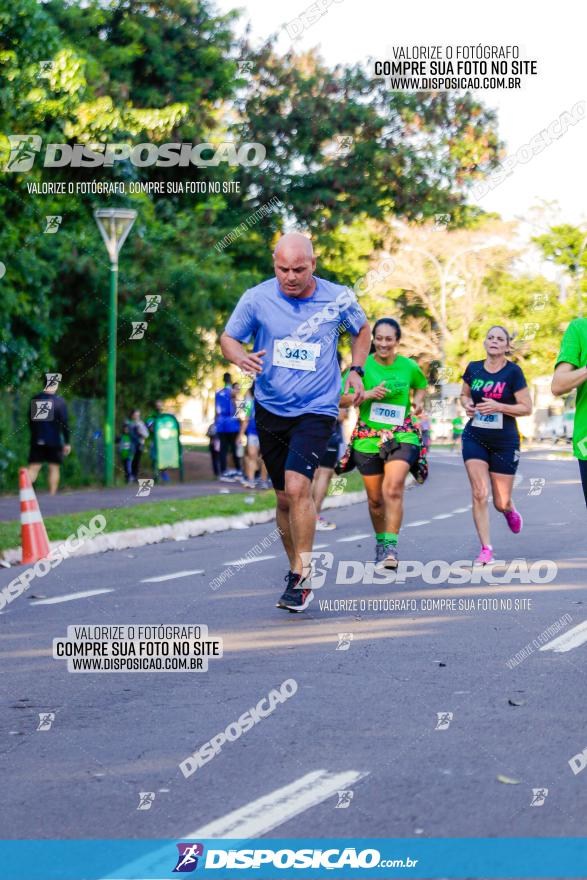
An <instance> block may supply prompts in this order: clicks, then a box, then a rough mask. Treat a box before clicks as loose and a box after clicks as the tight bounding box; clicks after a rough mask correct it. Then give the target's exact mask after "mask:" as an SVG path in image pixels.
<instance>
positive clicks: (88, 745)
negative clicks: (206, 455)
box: [0, 454, 587, 839]
mask: <svg viewBox="0 0 587 880" xmlns="http://www.w3.org/2000/svg"><path fill="white" fill-rule="evenodd" d="M521 471H522V480H521V483H520V485H519V486H518V489H517V492H518V495H517V497H518V504H519V507H520V509H521V510H522V511H523V513H524V516H525V521H526V525H525V528H524V531H523V532H522V534H521V535H519V536H514V535H512V534H511V533H509V531H508V530H507V528H506V526H505V523H504V522H503V518H502V517H500V516H498V515H494V516H493V532H494V539H493V543H494V546H495V549H496V552H497V555H498V557H499V558H502V559H505V560H511V559H514V558H518V559H524V560H526V561H527V564H528V565H531V564H532V563H533V562H535V561H537V560H540V559H546V560H552V561H553V563H555V564H556V566H557V568H558V573H557V574H556V578H555V579H554V580H553V581H552V582H551V583H542V584H528V585H520V584H519V583H517V582H515V581H514V582H513V583H512V584H510V585H501V586H491V585H487V584H483V583H481V584H479V585H474V584H464V585H459V586H449V585H446V584H437V585H426V584H424V583H423V582H422V580H421V579H420V578H415V579H412V580H408V582H407V583H405V584H395V585H393V584H383V585H381V584H362V583H359V584H346V585H345V584H339V585H336V584H335V583H333V581H334V577H335V575H334V571H335V569H336V566H337V563H338V562H339V561H344V560H356V561H361V560H369V559H370V558H371V554H372V539H371V537H366V536H367V535H368V533H369V525H368V517H367V510H366V507H365V505H364V504H360V505H356V506H353V507H350V508H346V509H338V510H336V511H334V512H333V518H334V519H335V520H336V522H337V525H338V528H337V530H336V531H334V532H326V533H322V534H320V535H319V537H318V544H319V545H321V546H320V547H319V549H321V550H322V551H324V552H326V553H329V552H331V553H332V554H333V556H334V564H333V567H332V568H331V569H330V570H329V572H328V575H327V579H326V583H325V586H324V587H323V588H322V589H321V590H320V591H318V592H317V598H316V601H315V602H314V603H313V605H312V606H311V608H310V609H309V610H308V612H306V613H305V614H303V615H290V614H288V613H285V612H283V611H280V610H278V609H276V608H275V607H274V602H275V600H276V598H277V597H278V595H279V594H280V592H281V589H282V578H283V575H284V565H283V559H282V556H281V551H280V549H279V548H278V546H277V545H276V544H271V545H270V546H269V547H268V548H265V549H264V550H263V551H262V553H261V554H260V556H257V557H255V561H254V562H251V563H250V564H248V565H246V566H244V567H243V568H241V570H240V572H239V573H236V574H233V575H232V576H230V577H228V579H227V580H226V581H225V582H224V583H223V584H222V585H221V586H220V587H219V588H218V589H216V590H213V589H211V587H210V582H211V581H212V580H213V578H216V577H219V576H220V574H221V572H222V571H224V570H226V569H227V567H228V566H229V564H230V563H233V562H234V560H236V559H239V558H242V557H244V556H245V554H246V553H247V552H248V551H249V550H251V548H253V547H254V545H255V544H256V543H258V542H259V541H260V540H261V539H262V538H263V537H265V536H267V535H269V534H270V533H271V531H272V529H273V525H272V524H266V525H260V526H256V527H253V528H250V529H246V530H241V531H233V532H230V533H224V534H216V535H210V536H204V537H199V538H195V539H192V540H189V541H185V542H180V543H176V542H173V543H167V544H161V545H158V546H151V547H146V548H144V549H141V550H133V551H132V552H124V551H123V552H117V553H105V554H102V555H99V556H94V557H85V558H82V559H79V560H76V559H70V560H69V561H67V562H65V563H63V565H62V566H61V567H60V568H58V569H56V570H54V571H53V572H51V573H50V574H48V575H47V576H45V577H44V578H42V579H38V580H36V581H34V582H33V584H32V586H31V590H30V591H29V593H27V594H25V595H23V596H20V597H19V598H17V599H15V600H14V601H13V602H12V603H11V604H10V605H9V606H8V608H7V609H6V610H5V611H4V612H3V613H1V614H0V645H1V647H2V651H3V655H4V657H3V660H4V663H3V667H4V675H3V684H4V687H3V690H2V698H1V700H2V710H3V711H2V735H1V738H2V755H1V758H0V762H1V763H0V772H1V773H2V779H3V802H4V810H5V812H6V813H7V815H8V816H9V823H6V822H5V823H4V836H6V837H14V838H26V837H38V838H66V839H67V838H109V837H139V838H170V837H172V838H178V837H181V836H188V835H190V834H193V836H199V835H200V834H202V830H204V831H207V832H208V833H207V834H203V835H202V836H214V835H216V836H223V835H224V836H233V837H239V836H244V833H245V832H246V833H248V834H251V835H252V836H263V835H269V836H271V833H273V836H280V837H281V836H283V837H290V836H291V837H314V836H318V837H325V836H335V837H336V836H339V837H368V836H371V837H377V836H382V837H396V836H397V837H402V836H405V837H413V836H424V837H436V836H448V837H467V836H472V837H473V836H535V835H536V836H542V835H545V836H549V835H550V836H583V835H584V834H585V819H584V817H585V812H586V807H587V773H584V774H582V773H579V774H578V775H574V774H573V772H572V771H571V769H570V767H569V763H568V762H569V760H570V759H571V758H572V757H573V756H574V755H576V754H578V753H579V752H581V751H582V750H583V749H584V748H585V747H586V746H587V731H586V729H585V721H584V705H583V703H584V701H583V695H584V687H585V684H584V682H585V652H586V651H587V646H586V645H585V644H583V645H582V644H581V642H582V639H584V638H586V636H585V635H582V633H581V630H579V631H578V632H577V633H576V634H575V635H574V637H573V634H572V635H571V637H570V640H569V642H568V645H567V647H569V650H567V651H565V652H555V651H554V650H550V649H549V650H545V651H540V650H538V649H537V648H536V647H532V643H533V640H534V639H536V640H538V642H537V644H538V645H540V644H542V643H547V642H551V641H552V639H551V638H550V636H548V635H546V636H543V637H542V639H541V634H542V633H544V632H545V631H546V630H547V628H548V627H549V626H551V625H552V624H554V623H555V622H556V621H557V620H560V619H561V618H562V617H563V616H564V615H568V616H569V617H570V621H569V620H568V618H565V620H566V621H568V622H567V623H566V624H564V627H565V628H564V632H569V631H571V630H573V629H574V628H575V627H577V626H578V625H580V624H581V623H583V621H584V620H585V619H586V618H587V613H586V612H587V591H586V588H585V582H586V578H585V572H586V568H587V554H586V553H585V509H584V504H583V500H582V495H581V493H580V488H579V483H578V478H577V472H576V464H575V463H574V462H564V461H563V462H560V461H559V462H553V461H548V460H545V459H543V458H540V457H538V456H536V455H534V456H531V457H527V458H526V459H524V461H523V463H522V466H521ZM531 479H532V480H539V481H542V480H544V485H543V486H542V488H541V491H540V494H529V491H536V490H537V488H540V483H532V484H531V482H530V480H531ZM531 486H533V487H534V488H533V490H532V489H531ZM468 505H469V497H468V492H467V487H466V484H465V478H464V474H463V469H462V466H461V464H460V461H459V459H458V458H457V457H456V456H455V457H451V456H450V455H448V454H436V455H435V456H433V467H432V472H431V478H430V480H429V482H428V483H427V485H426V486H424V487H417V488H415V489H413V490H411V491H410V492H409V493H408V494H407V499H406V515H405V523H406V528H405V529H404V531H403V533H402V537H401V543H400V549H401V555H402V558H403V559H409V560H420V561H422V562H424V563H425V562H428V561H429V560H448V561H451V562H452V561H454V560H458V559H471V558H472V557H473V554H475V553H476V551H477V549H478V548H477V543H476V539H475V536H474V532H473V527H472V521H471V516H470V510H468ZM266 557H269V558H266ZM327 558H328V557H327ZM233 568H234V566H233ZM198 570H201V573H200V574H188V575H186V574H185V572H193V571H198ZM14 575H15V570H14V569H13V570H12V571H0V587H2V586H4V585H5V584H6V583H8V581H9V580H10V579H11V578H12V577H14ZM171 575H173V577H168V578H167V579H166V580H154V579H155V578H158V577H165V576H171ZM180 575H181V576H180ZM94 590H95V591H101V592H96V593H95V594H94V595H90V596H85V597H84V596H81V597H79V596H76V594H77V593H80V592H87V591H94ZM35 596H36V597H37V598H36V599H35V598H33V597H35ZM39 597H44V598H39ZM493 598H497V599H499V600H503V601H504V602H507V600H511V601H512V603H513V602H515V600H522V599H523V600H529V603H530V608H529V609H526V610H518V611H514V610H511V611H507V610H505V611H502V610H498V611H483V610H473V611H458V610H457V611H451V610H444V611H441V610H429V611H428V610H420V609H419V608H418V610H417V611H416V612H414V611H401V610H399V611H395V612H390V611H373V610H371V611H369V610H363V611H360V610H359V611H338V612H336V611H334V610H321V608H320V603H323V602H324V601H325V600H326V599H329V600H334V599H347V600H351V599H357V600H361V599H363V600H369V599H370V600H377V599H387V600H390V599H405V600H409V599H410V600H411V599H414V600H416V602H417V603H420V602H421V600H431V599H455V600H456V601H458V600H459V599H466V600H472V601H477V600H483V599H493ZM65 600H67V601H65ZM157 623H173V624H189V623H195V624H198V623H199V624H207V625H208V626H209V628H210V634H211V635H214V636H221V637H222V638H223V640H224V657H223V658H222V659H218V660H213V661H211V662H210V668H209V671H208V672H206V673H188V672H183V673H179V672H178V673H172V672H167V673H163V672H149V673H134V674H130V673H117V674H114V673H111V674H106V673H102V674H95V673H94V674H79V675H76V674H70V673H68V672H67V671H66V668H65V664H64V661H57V660H54V659H52V657H51V645H52V640H53V638H56V637H60V636H64V635H65V632H66V627H67V626H68V625H71V624H102V625H106V624H108V625H115V624H157ZM340 633H352V640H351V639H348V638H347V642H349V647H348V649H347V650H344V649H341V648H343V646H344V641H343V642H341V641H340V640H339V634H340ZM527 645H530V650H529V651H528V650H526V652H525V654H526V655H527V656H524V657H522V659H521V661H519V660H518V661H514V660H513V659H512V658H515V656H516V655H520V653H521V652H523V651H524V647H525V646H527ZM508 661H509V665H508ZM290 678H293V679H295V681H296V682H297V686H298V690H297V693H295V694H294V695H293V696H292V697H290V699H288V700H286V701H285V702H283V703H282V704H280V705H277V707H276V709H275V711H274V712H273V713H272V714H271V715H270V716H269V717H267V718H265V719H264V720H261V721H260V722H259V723H258V724H256V725H255V726H253V727H252V728H251V729H250V730H249V731H248V732H246V733H244V734H243V735H242V736H241V737H240V738H239V739H237V740H236V741H233V742H227V743H226V744H225V745H224V746H223V748H222V751H221V752H220V753H219V754H218V755H217V756H216V757H214V758H213V760H211V761H210V762H209V763H207V764H205V765H204V766H202V767H201V768H200V769H198V770H197V771H196V772H195V773H194V774H193V775H192V776H190V777H189V778H187V779H186V778H184V776H183V775H182V773H181V772H180V770H179V768H178V765H179V763H180V762H181V761H182V760H184V759H185V758H186V757H187V756H188V755H189V754H190V753H192V752H193V751H195V750H196V749H197V748H199V747H200V746H201V745H203V744H204V743H205V742H207V741H208V740H210V739H211V738H212V737H214V736H215V735H216V734H218V733H219V732H221V731H224V730H225V728H226V727H227V725H228V724H230V723H231V722H233V721H236V719H238V718H239V716H241V715H242V713H243V712H245V711H246V710H247V709H249V708H250V707H251V706H255V705H256V704H257V703H258V702H259V701H260V700H261V698H262V697H265V696H266V695H267V694H268V693H269V691H270V690H271V689H272V688H276V687H279V686H280V685H281V683H282V682H284V681H285V680H286V679H290ZM509 700H512V701H514V702H517V703H521V705H510V703H509V702H508V701H509ZM41 712H53V713H55V720H54V722H53V724H52V727H51V729H50V730H48V731H37V730H36V728H37V726H38V722H39V713H41ZM438 713H452V718H451V717H450V716H445V715H443V717H442V718H441V719H440V721H441V724H440V726H441V727H444V728H445V729H436V728H437V727H438V725H439V718H438ZM447 723H448V726H447ZM500 774H501V775H502V776H503V777H504V778H505V779H510V780H514V781H517V782H518V784H512V783H508V782H507V781H506V782H500V781H498V779H497V777H498V775H500ZM286 787H287V788H286ZM284 788H286V791H285V792H283V791H281V790H282V789H284ZM534 788H547V789H548V795H547V796H546V799H545V801H544V804H543V805H542V806H539V807H538V806H535V807H531V806H530V803H531V800H532V796H533V795H532V789H534ZM340 790H344V791H352V793H353V794H352V799H351V800H350V806H348V807H347V808H342V807H337V803H338V800H339V796H338V795H337V793H336V792H337V791H340ZM141 791H142V792H154V793H155V799H154V801H153V803H152V806H151V808H150V809H149V810H137V805H138V803H139V792H141ZM349 797H350V796H348V795H345V796H344V798H345V799H348V798H349ZM262 798H263V799H264V800H263V801H260V799H262ZM343 803H344V799H343ZM233 811H239V812H237V813H236V815H233V816H231V815H229V814H231V813H233ZM210 823H214V824H213V825H212V828H211V829H210V827H209V826H210ZM227 829H230V835H227ZM243 829H244V831H243ZM272 829H273V831H272Z"/></svg>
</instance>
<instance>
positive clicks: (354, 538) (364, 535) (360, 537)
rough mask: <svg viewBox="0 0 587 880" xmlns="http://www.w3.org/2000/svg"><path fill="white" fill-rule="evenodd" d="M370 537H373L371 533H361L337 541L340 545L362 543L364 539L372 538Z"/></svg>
mask: <svg viewBox="0 0 587 880" xmlns="http://www.w3.org/2000/svg"><path fill="white" fill-rule="evenodd" d="M370 537H371V533H370V532H364V533H361V534H360V535H349V536H348V538H337V539H336V540H337V543H338V544H348V543H350V542H351V541H362V540H363V538H370Z"/></svg>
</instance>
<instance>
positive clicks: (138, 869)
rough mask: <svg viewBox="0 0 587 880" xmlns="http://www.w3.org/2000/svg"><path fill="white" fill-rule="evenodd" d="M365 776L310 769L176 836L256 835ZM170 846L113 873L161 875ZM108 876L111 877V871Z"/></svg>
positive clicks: (167, 864)
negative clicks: (243, 805)
mask: <svg viewBox="0 0 587 880" xmlns="http://www.w3.org/2000/svg"><path fill="white" fill-rule="evenodd" d="M368 775H369V772H368V771H366V772H363V773H361V772H358V771H356V770H347V771H345V772H342V773H329V772H328V771H327V770H313V771H312V772H311V773H307V774H306V775H305V776H302V777H301V779H298V780H296V782H292V783H290V785H284V786H283V788H277V789H275V791H272V792H271V793H270V794H267V795H264V796H263V797H260V798H258V799H257V800H255V801H251V803H250V804H247V805H246V806H245V807H241V808H240V809H238V810H233V811H232V812H231V813H227V815H226V816H223V817H222V818H221V819H216V820H215V821H214V822H209V823H208V824H207V825H202V826H201V827H200V828H196V830H195V831H191V832H190V833H189V834H183V835H182V836H181V837H178V838H177V839H178V840H197V839H198V838H202V837H206V838H208V839H211V838H226V837H234V838H240V839H247V838H256V837H260V836H261V835H262V834H266V833H267V832H268V831H271V830H272V829H273V828H277V826H278V825H282V824H283V823H284V822H287V821H288V820H289V819H293V818H294V816H297V815H299V814H300V813H303V812H304V811H305V810H308V809H310V807H314V806H316V805H317V804H320V803H322V802H323V801H325V800H327V798H329V797H332V795H333V794H335V793H336V792H337V791H340V790H341V789H347V788H348V787H349V786H351V785H353V784H354V783H355V782H358V781H359V779H362V778H363V777H364V776H368ZM174 849H175V848H174V847H173V846H165V847H160V848H159V849H156V850H155V851H154V852H152V853H149V854H148V855H146V856H141V857H140V858H138V859H135V860H134V861H133V862H130V863H129V864H127V865H124V866H123V867H122V868H117V869H116V871H115V875H116V877H125V876H126V877H129V878H130V877H155V876H158V874H157V872H159V871H160V872H161V876H163V875H164V874H167V873H168V872H169V859H170V853H172V858H173V857H177V853H176V852H174ZM109 876H110V877H112V874H110V875H109Z"/></svg>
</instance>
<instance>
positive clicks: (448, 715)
mask: <svg viewBox="0 0 587 880" xmlns="http://www.w3.org/2000/svg"><path fill="white" fill-rule="evenodd" d="M453 717H454V716H453V713H452V712H437V713H436V718H437V719H438V720H437V722H436V727H435V728H434V730H448V728H449V727H450V722H451V721H452V719H453Z"/></svg>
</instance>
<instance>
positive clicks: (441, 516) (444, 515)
mask: <svg viewBox="0 0 587 880" xmlns="http://www.w3.org/2000/svg"><path fill="white" fill-rule="evenodd" d="M451 516H452V513H437V514H436V516H433V517H432V519H450V518H451Z"/></svg>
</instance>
